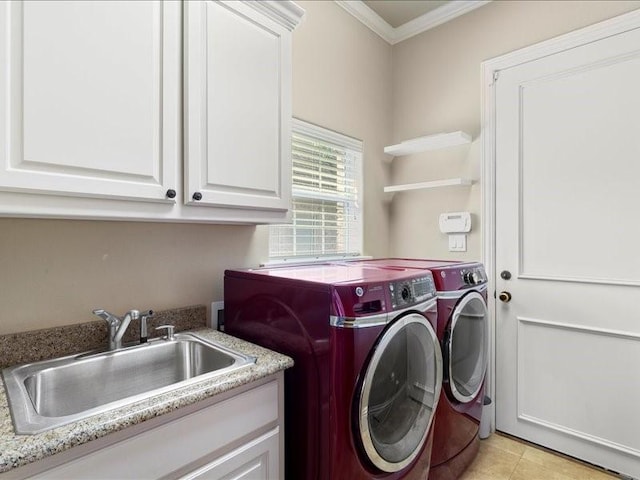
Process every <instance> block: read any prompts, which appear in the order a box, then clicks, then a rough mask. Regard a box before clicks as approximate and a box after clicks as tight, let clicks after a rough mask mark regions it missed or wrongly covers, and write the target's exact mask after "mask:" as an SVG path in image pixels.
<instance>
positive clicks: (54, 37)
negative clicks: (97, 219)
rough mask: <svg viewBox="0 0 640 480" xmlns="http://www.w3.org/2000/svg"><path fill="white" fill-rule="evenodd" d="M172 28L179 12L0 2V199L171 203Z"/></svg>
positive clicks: (161, 5) (102, 4) (159, 7)
mask: <svg viewBox="0 0 640 480" xmlns="http://www.w3.org/2000/svg"><path fill="white" fill-rule="evenodd" d="M179 21H180V5H179V4H178V3H176V2H161V1H137V2H108V1H95V2H73V1H50V2H35V1H34V2H17V1H16V2H2V5H0V25H1V27H0V32H2V33H1V34H0V50H2V51H3V53H6V55H7V57H6V58H3V57H2V56H0V60H2V64H3V65H6V66H8V68H6V69H3V70H4V71H3V72H2V73H0V104H2V105H7V106H8V109H7V112H8V114H7V115H6V116H5V115H3V116H2V118H0V144H1V145H4V146H6V148H3V149H2V151H1V152H0V187H1V188H3V189H6V190H14V191H29V192H37V193H53V194H59V195H67V196H84V197H118V198H120V199H123V198H126V199H133V200H151V201H166V202H170V203H174V201H173V200H168V199H166V198H165V192H166V190H167V189H168V188H176V177H177V172H176V166H177V162H178V160H179V158H178V157H177V150H176V149H175V148H172V146H174V145H175V143H174V139H175V137H176V136H177V134H178V122H177V121H176V119H177V116H176V115H177V111H176V110H175V108H176V106H177V103H178V100H179V95H178V93H179V92H178V90H177V88H176V85H177V82H178V78H179V68H180V60H179V48H180V44H179V42H178V41H176V40H177V39H176V38H174V37H172V36H171V35H169V33H170V32H174V31H176V29H177V28H178V26H179Z"/></svg>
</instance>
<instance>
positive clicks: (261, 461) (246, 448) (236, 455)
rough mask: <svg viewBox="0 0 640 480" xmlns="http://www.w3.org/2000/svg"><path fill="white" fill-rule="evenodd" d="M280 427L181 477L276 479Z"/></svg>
mask: <svg viewBox="0 0 640 480" xmlns="http://www.w3.org/2000/svg"><path fill="white" fill-rule="evenodd" d="M279 443H280V440H279V429H278V428H275V429H273V430H271V431H270V432H267V433H265V434H264V435H262V436H260V437H258V438H256V439H255V440H253V441H251V442H249V443H247V444H245V445H243V446H242V447H240V448H238V449H237V450H234V451H233V452H230V453H229V454H227V455H224V456H223V457H220V458H218V459H216V460H214V461H213V462H211V463H208V464H206V465H204V466H203V467H201V468H199V469H197V470H195V471H193V472H191V473H189V474H187V475H185V476H183V477H180V478H181V480H196V479H197V480H220V479H223V478H224V479H227V478H229V479H231V478H232V479H234V480H275V479H278V478H281V475H280V472H279V456H280V453H279V450H280V445H279Z"/></svg>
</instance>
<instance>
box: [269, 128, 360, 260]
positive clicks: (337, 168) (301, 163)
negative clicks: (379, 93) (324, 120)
mask: <svg viewBox="0 0 640 480" xmlns="http://www.w3.org/2000/svg"><path fill="white" fill-rule="evenodd" d="M292 137H293V138H292V148H291V155H292V179H293V180H292V181H293V185H292V193H293V202H292V203H293V210H292V217H293V223H292V224H291V225H274V226H271V228H270V238H269V257H270V258H271V259H288V258H300V257H312V258H315V257H326V256H332V257H334V256H353V255H359V254H360V253H361V250H362V211H361V206H360V199H359V196H360V178H361V175H362V143H361V142H359V141H356V140H354V139H352V138H349V137H344V136H343V135H340V134H336V133H334V132H331V131H327V130H324V129H320V127H317V126H315V125H311V124H307V123H305V122H301V121H298V120H296V121H294V129H293V136H292Z"/></svg>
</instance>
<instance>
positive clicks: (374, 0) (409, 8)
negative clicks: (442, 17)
mask: <svg viewBox="0 0 640 480" xmlns="http://www.w3.org/2000/svg"><path fill="white" fill-rule="evenodd" d="M364 3H365V4H366V5H367V7H369V8H370V9H371V10H373V11H374V12H376V13H377V14H378V15H380V16H381V17H382V18H383V19H384V20H385V21H386V22H387V23H388V24H389V25H391V26H392V27H394V28H396V27H399V26H400V25H404V24H405V23H407V22H408V21H410V20H413V19H415V18H418V17H420V16H422V15H424V14H425V13H429V12H431V11H432V10H435V9H436V8H438V7H442V6H443V5H446V4H447V3H449V2H448V1H437V0H421V1H416V0H364Z"/></svg>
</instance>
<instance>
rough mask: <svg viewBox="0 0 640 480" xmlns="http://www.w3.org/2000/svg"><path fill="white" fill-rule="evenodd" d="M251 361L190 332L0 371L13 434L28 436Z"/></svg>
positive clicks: (219, 373)
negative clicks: (133, 345)
mask: <svg viewBox="0 0 640 480" xmlns="http://www.w3.org/2000/svg"><path fill="white" fill-rule="evenodd" d="M254 362H255V358H253V357H249V356H246V355H242V354H240V353H238V352H234V351H232V350H230V349H228V348H225V347H223V346H221V345H218V344H216V343H212V342H209V341H207V340H205V339H203V338H201V337H198V336H197V335H194V334H177V335H175V339H174V340H154V341H152V342H149V343H146V344H142V345H137V346H135V347H129V348H123V349H120V350H116V351H111V352H103V353H97V354H82V355H73V356H69V357H63V358H57V359H53V360H47V361H43V362H37V363H31V364H27V365H21V366H17V367H11V368H6V369H4V370H3V371H2V376H3V377H4V381H5V385H6V387H7V395H8V400H9V407H10V410H11V416H12V418H13V423H14V427H15V430H16V433H19V434H33V433H39V432H42V431H45V430H49V429H51V428H54V427H58V426H60V425H64V424H67V423H71V422H75V421H77V420H81V419H83V418H86V417H89V416H91V415H96V414H98V413H102V412H106V411H107V410H111V409H114V408H117V407H120V406H123V405H126V404H128V403H133V402H135V401H138V400H142V399H144V398H147V397H150V396H153V395H157V394H160V393H165V392H168V391H170V390H172V389H175V388H179V387H182V386H185V385H188V384H190V383H195V382H197V381H200V380H205V379H208V378H212V377H215V376H218V375H223V374H225V373H229V372H232V371H235V370H237V369H239V368H242V367H244V366H246V365H249V364H252V363H254Z"/></svg>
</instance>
